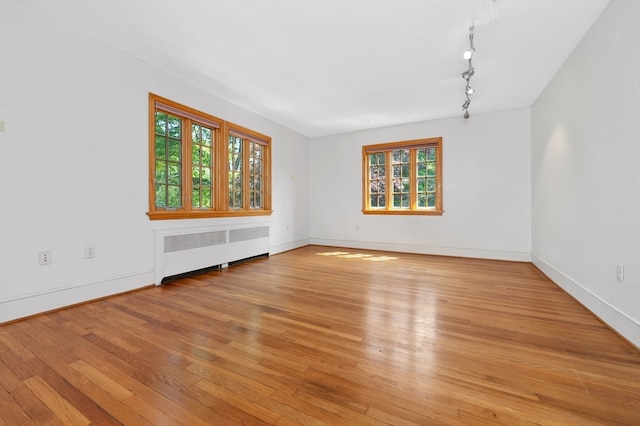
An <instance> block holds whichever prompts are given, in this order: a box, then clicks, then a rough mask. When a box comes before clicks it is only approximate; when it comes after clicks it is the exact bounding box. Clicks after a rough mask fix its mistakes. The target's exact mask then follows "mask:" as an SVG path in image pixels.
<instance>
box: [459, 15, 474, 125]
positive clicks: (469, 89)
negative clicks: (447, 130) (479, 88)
mask: <svg viewBox="0 0 640 426" xmlns="http://www.w3.org/2000/svg"><path fill="white" fill-rule="evenodd" d="M469 44H470V46H471V48H470V49H469V50H465V51H464V53H463V54H462V57H463V58H464V59H466V60H467V61H469V69H468V70H466V71H465V72H463V73H462V78H464V79H465V80H466V81H467V85H466V86H465V88H464V94H465V96H466V97H467V100H466V101H465V102H464V103H463V104H462V109H463V110H464V118H469V105H470V104H471V97H470V96H471V95H473V93H474V92H475V90H473V88H472V87H471V84H470V80H471V77H473V74H475V70H474V69H473V64H472V63H471V59H472V58H473V54H474V53H475V52H476V49H475V47H473V27H469Z"/></svg>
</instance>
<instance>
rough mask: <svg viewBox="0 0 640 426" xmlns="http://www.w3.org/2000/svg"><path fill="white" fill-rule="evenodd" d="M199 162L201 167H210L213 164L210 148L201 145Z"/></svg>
mask: <svg viewBox="0 0 640 426" xmlns="http://www.w3.org/2000/svg"><path fill="white" fill-rule="evenodd" d="M200 162H201V163H202V166H203V167H211V165H212V164H213V161H212V158H211V148H209V147H205V146H203V147H202V148H201V149H200Z"/></svg>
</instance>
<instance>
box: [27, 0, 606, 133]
mask: <svg viewBox="0 0 640 426" xmlns="http://www.w3.org/2000/svg"><path fill="white" fill-rule="evenodd" d="M16 1H17V2H18V3H19V4H22V5H25V6H27V7H29V8H31V9H34V10H37V11H40V12H42V13H45V14H46V15H49V16H51V17H52V18H53V19H55V20H56V21H58V22H60V23H61V24H63V25H71V26H72V27H73V28H75V29H77V30H78V31H81V32H84V33H86V34H88V35H90V36H92V37H94V38H95V39H97V40H99V41H101V42H104V43H106V44H108V45H110V46H112V47H114V48H116V49H118V50H120V51H122V52H125V53H127V54H129V55H132V56H134V57H137V58H139V59H141V60H143V61H145V62H148V63H150V64H152V65H154V66H156V67H158V68H161V69H164V70H166V71H167V72H169V73H171V74H173V75H175V76H178V77H180V78H182V79H184V80H187V81H189V82H191V83H192V84H194V85H196V86H198V87H200V88H201V89H202V90H205V91H207V92H211V93H213V94H215V95H217V96H219V97H222V98H224V99H226V100H228V101H230V102H233V103H235V104H237V105H240V106H242V107H244V108H246V109H248V110H251V111H253V112H256V113H258V114H260V115H262V116H264V117H267V118H269V119H271V120H273V121H275V122H277V123H280V124H283V125H285V126H287V127H289V128H291V129H293V130H296V131H298V132H299V133H301V134H304V135H306V136H309V137H315V136H322V135H329V134H335V133H343V132H350V131H356V130H363V129H368V128H375V127H383V126H389V125H394V124H402V123H410V122H416V121H424V120H433V119H439V118H446V117H454V116H455V117H462V114H463V111H462V103H463V102H464V100H465V96H464V86H465V81H464V80H463V79H462V77H461V73H462V72H463V71H464V70H465V69H466V68H467V61H465V60H464V59H463V58H462V52H463V51H464V50H466V49H467V48H468V46H469V27H470V26H471V25H474V26H475V37H474V42H475V47H476V54H475V56H474V58H473V65H474V68H475V75H474V76H473V77H472V79H471V83H472V84H471V85H472V86H473V87H474V89H475V90H476V93H475V94H474V95H473V96H472V102H471V107H470V109H469V111H470V113H471V119H473V115H474V114H477V113H482V112H490V111H498V110H504V109H510V108H518V107H525V106H530V105H532V103H533V102H534V101H535V99H536V98H537V96H538V95H539V94H540V92H541V91H542V90H543V88H544V87H545V86H546V84H547V83H548V82H549V80H550V79H551V78H552V77H553V75H554V74H555V73H556V71H557V70H558V68H559V67H560V66H561V65H562V63H563V62H564V60H565V59H566V58H567V56H568V55H569V54H570V53H571V51H572V50H573V49H574V48H575V46H576V45H577V43H578V42H579V41H580V39H581V38H582V37H583V35H584V34H585V32H586V31H587V30H588V29H589V27H590V26H591V25H592V24H593V22H594V21H595V20H596V19H597V17H598V16H599V15H600V13H601V12H602V10H603V9H604V7H605V6H606V5H607V3H608V0H251V1H248V0H233V1H232V0H209V1H206V0H155V1H152V0H128V1H125V0H118V1H116V0H91V1H88V0H85V1H79V0H16ZM176 101H180V100H179V99H176ZM208 112H211V113H214V114H215V112H212V111H208Z"/></svg>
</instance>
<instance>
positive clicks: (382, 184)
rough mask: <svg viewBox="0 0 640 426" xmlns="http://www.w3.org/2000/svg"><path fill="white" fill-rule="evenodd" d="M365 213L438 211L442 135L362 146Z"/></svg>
mask: <svg viewBox="0 0 640 426" xmlns="http://www.w3.org/2000/svg"><path fill="white" fill-rule="evenodd" d="M362 175H363V179H362V181H363V191H362V194H363V200H362V204H363V208H362V211H363V213H365V214H423V215H441V214H442V213H443V208H442V138H440V137H438V138H429V139H419V140H412V141H404V142H392V143H383V144H377V145H367V146H363V147H362Z"/></svg>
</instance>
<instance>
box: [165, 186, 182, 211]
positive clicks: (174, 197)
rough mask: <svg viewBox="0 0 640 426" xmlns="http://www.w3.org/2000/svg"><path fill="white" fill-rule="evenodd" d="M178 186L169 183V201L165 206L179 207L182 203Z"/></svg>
mask: <svg viewBox="0 0 640 426" xmlns="http://www.w3.org/2000/svg"><path fill="white" fill-rule="evenodd" d="M180 192H181V191H180V187H179V186H175V185H169V202H168V203H167V207H180V206H181V205H182V203H181V202H180V198H181V195H180Z"/></svg>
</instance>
